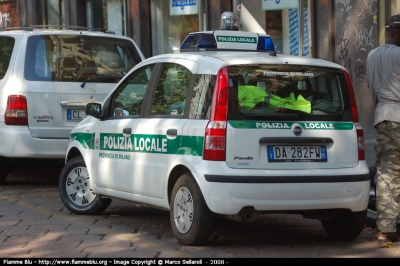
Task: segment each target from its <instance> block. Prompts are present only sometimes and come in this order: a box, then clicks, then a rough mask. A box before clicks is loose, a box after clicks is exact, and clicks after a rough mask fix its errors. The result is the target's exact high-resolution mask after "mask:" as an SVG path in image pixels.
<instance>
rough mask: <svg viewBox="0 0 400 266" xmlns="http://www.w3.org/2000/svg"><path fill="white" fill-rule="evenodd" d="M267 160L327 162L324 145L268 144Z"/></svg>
mask: <svg viewBox="0 0 400 266" xmlns="http://www.w3.org/2000/svg"><path fill="white" fill-rule="evenodd" d="M267 149H268V162H288V163H290V162H293V163H308V162H327V161H328V154H327V151H326V146H268V147H267Z"/></svg>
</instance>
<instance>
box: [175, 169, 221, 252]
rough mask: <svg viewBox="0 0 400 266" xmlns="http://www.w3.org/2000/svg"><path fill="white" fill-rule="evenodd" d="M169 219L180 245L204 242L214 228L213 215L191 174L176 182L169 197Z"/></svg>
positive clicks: (194, 244)
mask: <svg viewBox="0 0 400 266" xmlns="http://www.w3.org/2000/svg"><path fill="white" fill-rule="evenodd" d="M170 207H171V210H170V221H171V226H172V231H173V233H174V235H175V237H176V239H177V240H178V241H179V243H181V244H182V245H189V246H196V245H203V244H205V243H206V242H207V241H208V239H209V237H210V235H211V233H212V231H213V228H214V220H215V215H214V213H212V212H211V211H210V209H209V208H208V206H207V204H206V202H205V200H204V197H203V194H202V193H201V190H200V188H199V186H198V185H197V183H196V181H195V180H194V178H193V176H192V175H191V174H184V175H182V176H181V177H180V178H179V179H178V181H177V182H176V184H175V186H174V189H173V190H172V195H171V199H170Z"/></svg>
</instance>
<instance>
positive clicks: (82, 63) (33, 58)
mask: <svg viewBox="0 0 400 266" xmlns="http://www.w3.org/2000/svg"><path fill="white" fill-rule="evenodd" d="M140 61H141V58H140V56H139V54H138V52H137V50H136V49H135V46H134V45H133V43H132V42H130V41H128V40H124V39H119V38H111V37H98V36H85V35H41V36H39V35H38V36H31V37H29V38H28V44H27V56H26V60H25V79H27V80H33V81H60V82H83V81H85V80H87V79H92V80H93V79H95V80H96V81H98V82H107V83H110V82H111V83H116V82H118V81H119V80H120V79H121V78H122V77H123V76H124V75H125V74H126V73H127V72H128V71H129V70H130V69H132V67H134V66H135V65H136V64H138V63H139V62H140Z"/></svg>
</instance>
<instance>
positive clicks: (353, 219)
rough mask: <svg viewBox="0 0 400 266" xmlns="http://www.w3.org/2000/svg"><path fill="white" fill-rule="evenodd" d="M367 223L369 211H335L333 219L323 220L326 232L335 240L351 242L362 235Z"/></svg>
mask: <svg viewBox="0 0 400 266" xmlns="http://www.w3.org/2000/svg"><path fill="white" fill-rule="evenodd" d="M366 221H367V210H365V211H361V212H352V211H350V210H335V211H334V212H333V219H330V220H322V221H321V224H322V227H323V228H324V230H325V232H326V233H327V234H328V235H329V236H330V237H333V238H336V239H340V240H351V239H354V238H356V237H358V236H359V235H360V233H361V232H362V231H363V230H364V226H365V223H366Z"/></svg>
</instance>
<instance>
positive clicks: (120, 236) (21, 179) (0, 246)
mask: <svg viewBox="0 0 400 266" xmlns="http://www.w3.org/2000/svg"><path fill="white" fill-rule="evenodd" d="M59 171H60V169H59V167H54V168H53V169H48V167H43V166H40V165H38V166H37V167H29V168H27V169H23V170H19V171H18V172H16V173H14V174H12V175H11V178H10V180H9V181H8V183H7V184H6V185H3V186H0V250H1V252H0V257H2V258H75V259H76V258H275V257H277V258H290V257H298V258H376V257H380V258H386V257H387V258H395V257H400V244H397V245H396V244H395V245H394V247H393V248H387V249H384V248H379V247H378V244H377V241H376V239H375V230H374V228H375V224H374V220H373V219H369V220H368V222H367V224H366V228H365V230H364V231H363V232H362V234H361V235H360V236H359V237H358V238H357V239H355V240H354V241H336V240H333V239H331V238H329V237H328V236H327V235H326V234H325V232H324V231H323V229H322V226H321V225H320V222H319V221H317V220H309V219H304V218H302V216H299V215H283V214H269V215H263V216H262V217H261V219H260V220H258V221H256V222H252V223H238V222H234V221H230V220H225V219H218V221H217V225H216V228H215V232H214V234H213V236H212V237H211V239H210V241H209V243H208V245H207V246H202V247H186V246H182V245H180V244H179V243H178V242H177V241H176V240H175V238H174V236H173V234H172V231H171V228H170V223H169V216H168V212H166V211H162V210H158V209H153V208H150V207H145V206H142V205H140V204H136V203H131V202H126V201H121V200H114V201H113V203H112V204H111V205H110V207H109V208H108V209H107V210H106V211H105V212H104V213H102V214H101V215H97V216H85V215H81V216H79V215H75V214H71V213H70V212H69V211H68V210H67V209H66V208H64V206H63V204H62V203H61V200H60V198H59V195H58V188H57V176H58V173H59Z"/></svg>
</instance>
